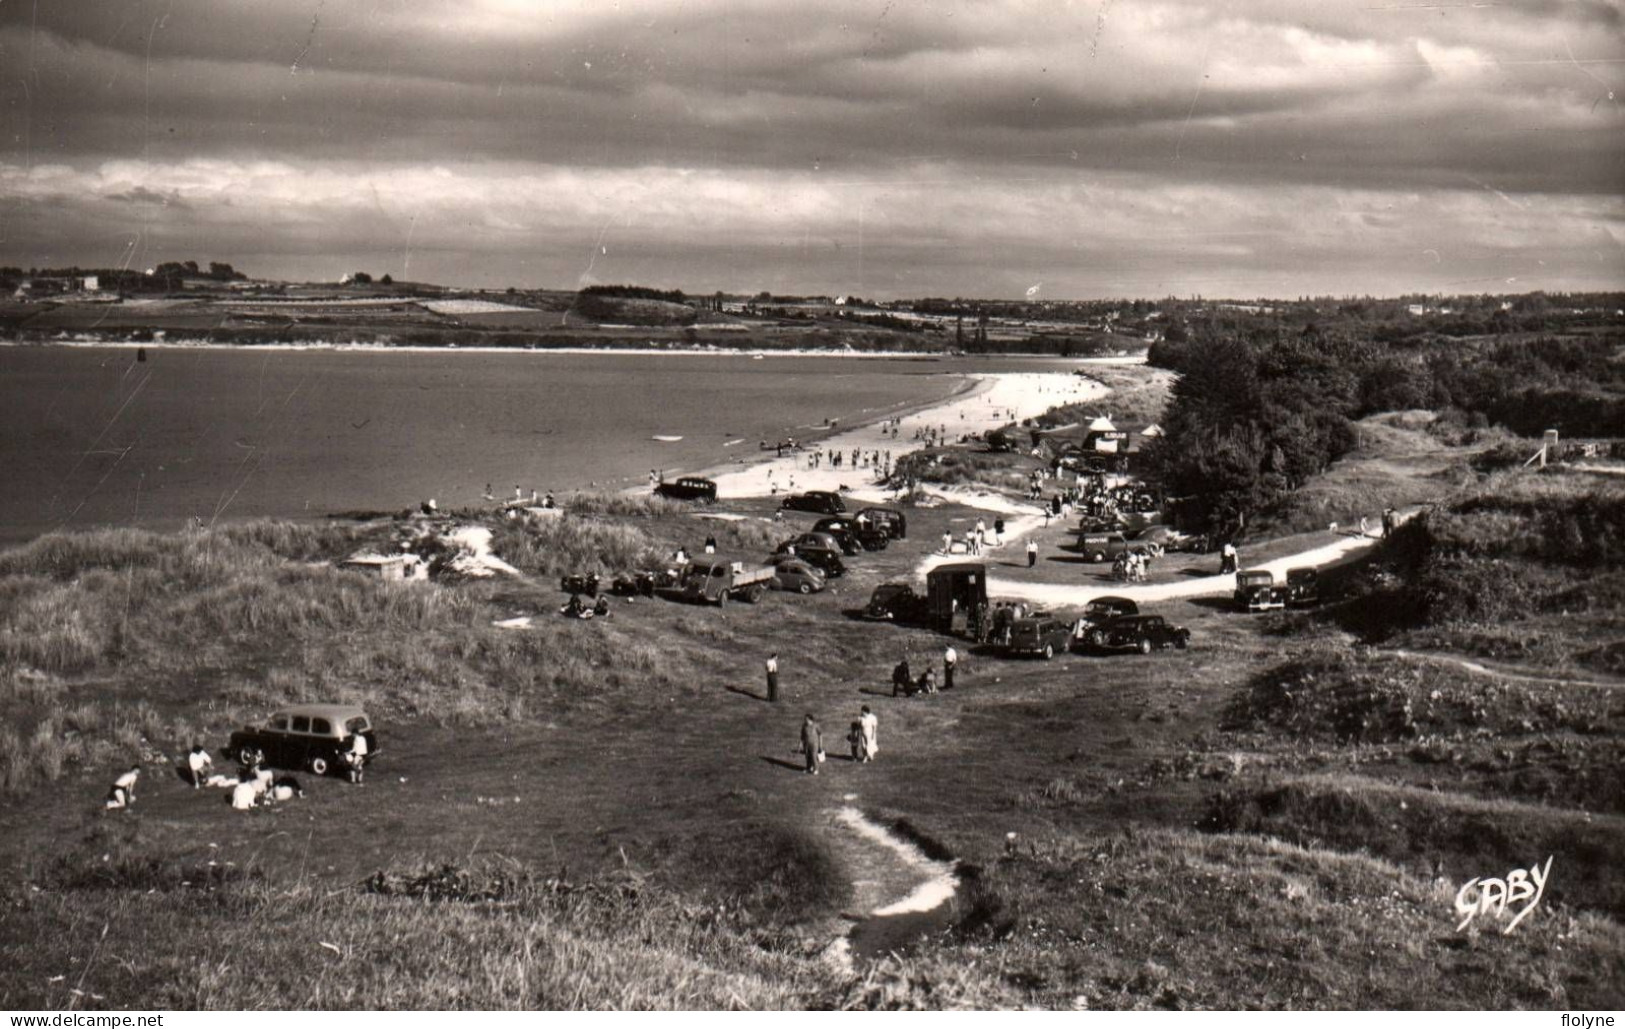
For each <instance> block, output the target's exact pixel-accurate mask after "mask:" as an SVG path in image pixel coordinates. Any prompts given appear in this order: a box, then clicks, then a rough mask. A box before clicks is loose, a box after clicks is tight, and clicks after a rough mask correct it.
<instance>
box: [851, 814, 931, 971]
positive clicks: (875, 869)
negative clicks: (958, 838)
mask: <svg viewBox="0 0 1625 1029" xmlns="http://www.w3.org/2000/svg"><path fill="white" fill-rule="evenodd" d="M856 799H857V795H856V794H846V796H845V800H846V801H847V803H846V804H845V805H844V806H842V807H841V808H839V809H838V810H836V811H835V812H834V814H833V816H832V817H831V824H832V826H833V827H834V828H835V829H836V830H837V831H835V832H833V833H832V834H831V835H830V837H829V839H830V840H831V841H832V842H833V843H834V845H835V847H836V849H837V851H838V852H839V853H840V854H841V856H842V857H843V858H844V859H845V861H846V864H847V867H848V868H850V869H852V871H853V876H854V877H853V882H852V885H853V909H854V913H853V914H851V915H849V916H848V917H850V918H852V919H853V920H854V924H853V926H852V929H851V931H850V932H849V933H848V934H847V935H846V936H845V937H844V938H843V939H841V940H838V941H836V944H835V946H834V947H833V948H832V949H833V950H834V951H835V953H836V954H837V955H838V957H839V959H840V960H842V961H844V962H850V961H851V959H852V957H854V956H857V957H865V958H873V957H881V956H883V955H885V954H887V953H889V952H891V951H894V950H897V949H899V948H901V947H903V946H905V945H906V944H907V943H908V942H909V941H911V940H912V939H914V938H916V937H917V936H919V935H920V934H922V933H926V932H930V931H932V930H933V929H937V928H941V927H943V926H945V925H946V924H947V923H948V921H949V919H950V918H951V917H952V914H953V905H952V903H951V902H952V900H953V898H954V893H955V891H956V890H957V889H958V888H959V879H958V876H957V875H956V874H955V871H954V863H953V862H951V861H938V860H936V859H933V858H931V857H928V856H927V855H926V854H925V853H924V852H923V851H922V850H921V849H920V848H919V847H918V846H916V845H915V844H913V843H912V842H910V841H908V840H906V839H904V838H903V837H902V836H900V835H898V834H897V833H896V832H893V831H892V830H890V829H888V828H886V827H885V826H883V825H881V824H879V823H877V822H875V821H873V820H871V819H870V818H868V817H867V816H865V815H864V814H863V812H862V811H860V810H858V808H856V807H855V806H853V804H852V802H853V801H855V800H856Z"/></svg>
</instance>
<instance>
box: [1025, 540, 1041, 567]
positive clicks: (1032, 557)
mask: <svg viewBox="0 0 1625 1029" xmlns="http://www.w3.org/2000/svg"><path fill="white" fill-rule="evenodd" d="M1036 564H1038V541H1037V540H1028V541H1027V567H1028V568H1031V567H1033V566H1034V565H1036Z"/></svg>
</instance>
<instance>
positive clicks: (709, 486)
mask: <svg viewBox="0 0 1625 1029" xmlns="http://www.w3.org/2000/svg"><path fill="white" fill-rule="evenodd" d="M655 496H657V497H669V498H671V499H672V500H701V501H704V502H706V503H714V502H715V501H716V499H717V484H716V483H714V482H712V481H711V480H710V479H702V478H700V477H699V476H697V475H685V476H683V477H682V478H680V479H673V480H672V481H671V482H661V483H658V484H656V486H655Z"/></svg>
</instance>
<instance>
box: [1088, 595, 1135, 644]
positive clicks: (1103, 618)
mask: <svg viewBox="0 0 1625 1029" xmlns="http://www.w3.org/2000/svg"><path fill="white" fill-rule="evenodd" d="M1139 613H1140V605H1138V604H1136V603H1135V602H1134V601H1132V600H1130V599H1128V598H1127V597H1096V598H1095V599H1093V600H1091V601H1089V603H1087V604H1085V605H1084V606H1083V617H1082V618H1079V619H1078V622H1079V627H1080V628H1081V630H1082V631H1081V632H1080V633H1078V635H1079V636H1080V637H1081V638H1083V639H1087V638H1088V633H1089V630H1090V629H1093V628H1096V627H1098V626H1101V625H1104V624H1105V623H1107V622H1109V621H1111V620H1112V619H1113V618H1121V617H1123V616H1124V615H1137V614H1139Z"/></svg>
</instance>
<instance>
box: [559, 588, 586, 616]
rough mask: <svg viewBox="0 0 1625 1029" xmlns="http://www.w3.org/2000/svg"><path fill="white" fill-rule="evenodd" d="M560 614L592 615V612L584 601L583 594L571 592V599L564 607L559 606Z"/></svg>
mask: <svg viewBox="0 0 1625 1029" xmlns="http://www.w3.org/2000/svg"><path fill="white" fill-rule="evenodd" d="M559 614H561V615H563V616H564V617H566V618H590V617H592V612H591V611H590V610H588V608H587V605H586V603H585V602H583V601H582V599H581V594H579V593H572V594H570V599H569V601H568V602H567V603H566V604H565V605H564V606H563V607H561V608H559Z"/></svg>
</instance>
